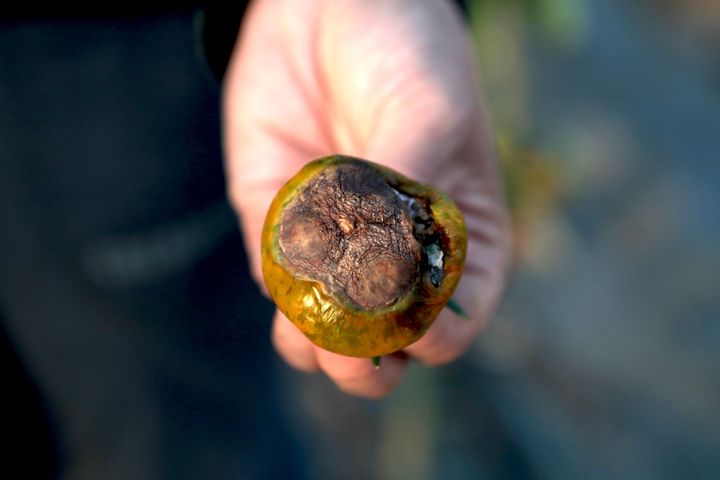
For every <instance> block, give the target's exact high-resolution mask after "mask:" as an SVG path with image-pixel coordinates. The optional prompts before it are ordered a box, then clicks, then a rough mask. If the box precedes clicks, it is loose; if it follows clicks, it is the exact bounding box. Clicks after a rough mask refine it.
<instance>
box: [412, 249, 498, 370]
mask: <svg viewBox="0 0 720 480" xmlns="http://www.w3.org/2000/svg"><path fill="white" fill-rule="evenodd" d="M487 238H488V240H490V239H491V238H492V237H489V236H488V237H487ZM508 248H509V247H508V245H507V243H506V242H505V241H504V240H502V241H488V242H487V243H485V242H480V241H477V240H471V241H470V242H469V244H468V255H467V256H468V260H467V263H466V266H465V274H464V275H463V277H462V279H461V280H460V283H459V284H458V286H457V289H456V290H455V293H454V294H453V300H454V301H455V302H456V303H457V304H458V305H460V307H462V309H463V310H464V311H465V312H466V313H467V316H468V318H465V317H462V316H460V315H459V314H457V313H454V312H452V311H451V310H450V309H449V308H447V307H446V308H445V309H444V310H443V311H442V312H441V313H440V315H439V316H438V318H437V319H436V320H435V322H434V323H433V324H432V326H431V327H430V329H429V330H428V332H427V333H426V334H425V335H424V336H423V337H422V338H421V339H420V340H418V341H417V342H415V343H414V344H412V345H410V346H409V347H406V348H405V349H404V350H405V352H406V353H408V354H409V355H410V356H411V357H413V358H415V359H417V360H419V361H421V362H423V363H424V364H426V365H428V366H437V365H441V364H444V363H448V362H451V361H453V360H455V359H456V358H458V357H459V356H461V355H462V354H463V353H465V352H466V351H467V350H468V349H469V348H470V346H471V345H472V343H473V342H474V341H475V340H476V338H477V336H478V335H479V334H480V332H481V331H482V329H483V328H484V327H485V325H486V324H487V322H488V320H489V318H490V317H491V316H492V313H493V311H494V310H495V306H496V304H497V302H498V300H499V298H500V294H501V292H502V289H503V286H504V284H505V274H506V270H507V266H506V264H507V258H508V253H507V251H508Z"/></svg>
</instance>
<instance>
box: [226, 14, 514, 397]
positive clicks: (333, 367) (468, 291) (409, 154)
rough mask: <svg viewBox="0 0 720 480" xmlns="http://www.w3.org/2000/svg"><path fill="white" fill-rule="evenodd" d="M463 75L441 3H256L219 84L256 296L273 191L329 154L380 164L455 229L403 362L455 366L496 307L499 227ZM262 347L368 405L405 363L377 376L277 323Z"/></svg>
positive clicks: (493, 187) (472, 86)
mask: <svg viewBox="0 0 720 480" xmlns="http://www.w3.org/2000/svg"><path fill="white" fill-rule="evenodd" d="M474 69H475V67H474V63H473V58H472V54H471V51H470V48H469V45H468V41H467V38H466V36H465V30H464V28H463V25H462V21H461V19H460V18H459V16H458V15H457V13H456V12H455V10H454V9H453V6H452V4H451V3H450V2H449V0H384V1H373V2H368V1H366V0H307V1H292V0H256V1H255V2H254V3H252V4H251V6H250V8H249V10H248V12H247V15H246V20H245V24H244V27H243V30H242V33H241V37H240V39H239V41H238V44H237V46H236V48H235V52H234V53H233V58H232V59H231V63H230V65H229V67H228V71H227V74H226V78H225V84H224V96H223V114H224V135H225V138H224V142H225V149H226V152H225V153H226V162H227V174H228V193H229V195H230V198H231V200H232V202H233V204H234V206H235V207H236V209H237V211H238V213H239V214H240V218H241V221H242V225H243V229H244V235H245V241H246V246H247V250H248V254H249V256H250V261H251V268H252V273H253V275H254V276H255V278H256V280H257V281H258V282H259V283H260V285H263V280H262V270H261V260H260V236H261V231H262V226H263V222H264V219H265V214H266V213H267V210H268V207H269V205H270V203H271V201H272V199H273V197H274V196H275V194H276V192H277V191H278V190H279V189H280V187H281V186H282V185H283V184H284V183H285V182H286V181H287V180H288V179H289V178H290V177H291V176H292V175H294V174H295V173H296V172H297V171H298V170H299V169H300V168H301V167H302V166H303V165H304V164H305V163H307V162H308V161H310V160H312V159H315V158H318V157H322V156H326V155H331V154H336V153H341V154H345V155H353V156H357V157H362V158H367V159H369V160H372V161H374V162H378V163H382V164H385V165H387V166H389V167H391V168H393V169H395V170H397V171H399V172H400V173H402V174H404V175H406V176H408V177H410V178H413V179H415V180H418V181H422V182H426V183H432V184H435V185H436V186H438V187H440V188H441V189H443V190H444V191H445V192H447V193H448V194H449V195H450V196H451V197H452V198H453V199H454V200H455V202H456V203H457V204H458V206H459V207H460V209H461V210H462V211H463V214H464V216H465V222H466V225H467V228H468V250H467V261H466V266H465V273H464V275H463V277H462V279H461V281H460V283H459V285H458V287H457V289H456V291H455V294H454V299H455V300H456V301H457V303H458V304H459V305H461V306H462V307H463V309H464V310H465V311H466V312H467V314H468V316H469V317H470V318H469V319H465V318H461V317H459V316H458V315H456V314H454V313H452V312H451V311H449V310H448V309H445V310H444V311H443V312H442V313H441V314H440V316H439V317H438V318H437V320H435V322H434V324H433V325H432V327H431V328H430V330H429V331H428V332H427V333H426V334H425V336H423V337H422V338H421V339H420V340H419V341H417V342H416V343H414V344H412V345H410V346H408V347H407V348H405V349H404V352H405V353H406V354H407V355H408V356H409V357H411V358H415V359H417V360H419V361H421V362H423V363H425V364H427V365H440V364H443V363H446V362H449V361H451V360H453V359H455V358H457V357H458V356H460V355H461V354H462V353H464V352H465V351H466V350H467V349H468V348H469V346H470V345H471V343H472V342H473V341H474V340H475V338H476V337H477V335H478V333H479V332H480V331H481V329H482V328H483V326H484V325H485V323H486V321H487V319H488V317H489V316H490V314H491V312H492V310H493V307H494V305H495V303H496V301H497V299H498V297H499V295H500V292H501V290H502V286H503V283H504V275H505V270H506V265H507V263H508V257H509V251H510V236H509V231H508V220H507V217H506V213H505V209H504V206H503V202H502V200H501V193H502V192H501V188H500V185H499V183H500V182H499V179H498V173H497V169H496V165H495V158H494V156H493V151H492V145H491V143H492V142H491V138H490V134H489V132H488V128H487V125H486V119H485V112H484V109H483V105H482V103H481V101H480V99H479V96H478V92H477V89H476V83H475V79H474ZM273 343H274V345H275V347H276V349H277V351H278V353H279V354H280V355H281V356H282V357H283V358H284V359H285V360H286V361H287V362H288V363H289V364H290V365H292V366H294V367H295V368H298V369H300V370H304V371H316V370H318V369H320V370H322V371H323V372H324V373H325V374H327V375H328V376H329V377H330V378H331V379H332V380H333V381H334V382H335V383H336V384H337V385H338V387H339V388H341V389H342V390H344V391H346V392H348V393H351V394H355V395H358V396H364V397H380V396H383V395H385V394H387V393H389V392H390V391H392V389H393V388H395V386H397V385H398V384H399V382H400V380H401V379H402V376H403V373H404V369H405V366H406V360H405V359H404V358H402V357H403V356H400V355H397V356H388V357H384V358H383V361H382V368H380V369H375V368H373V366H372V364H371V362H370V361H369V360H368V359H364V358H351V357H344V356H341V355H337V354H335V353H331V352H328V351H326V350H323V349H321V348H319V347H316V346H314V345H313V344H312V343H310V341H309V340H308V339H307V338H306V337H305V336H304V335H303V334H302V333H300V331H299V330H297V329H296V328H295V326H294V325H292V324H291V323H290V321H289V320H287V319H286V318H285V317H284V316H283V315H282V314H281V313H280V312H277V313H276V315H275V319H274V324H273Z"/></svg>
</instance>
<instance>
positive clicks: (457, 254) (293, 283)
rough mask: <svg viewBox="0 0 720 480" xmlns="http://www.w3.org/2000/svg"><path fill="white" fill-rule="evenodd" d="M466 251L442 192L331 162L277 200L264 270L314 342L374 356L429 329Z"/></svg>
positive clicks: (364, 164)
mask: <svg viewBox="0 0 720 480" xmlns="http://www.w3.org/2000/svg"><path fill="white" fill-rule="evenodd" d="M466 247H467V233H466V230H465V224H464V222H463V218H462V214H461V213H460V210H459V209H458V208H457V206H456V205H455V204H454V203H453V202H452V200H450V199H449V198H448V197H447V195H445V194H444V193H442V192H441V191H440V190H438V189H437V188H435V187H433V186H430V185H425V184H421V183H418V182H415V181H412V180H410V179H408V178H406V177H404V176H402V175H400V174H399V173H397V172H394V171H392V170H390V169H389V168H387V167H384V166H382V165H378V164H375V163H372V162H368V161H366V160H361V159H357V158H352V157H345V156H332V157H326V158H321V159H318V160H315V161H313V162H310V163H308V164H307V165H306V166H305V167H303V168H302V170H300V172H298V173H297V174H296V175H295V176H294V177H293V178H292V179H290V181H288V183H286V184H285V185H284V186H283V187H282V188H281V189H280V191H279V192H278V194H277V196H276V197H275V199H274V201H273V203H272V205H271V206H270V210H269V211H268V214H267V217H266V219H265V225H264V228H263V235H262V267H263V275H264V277H265V283H266V285H267V288H268V291H269V292H270V295H271V297H272V299H273V300H274V301H275V303H276V304H277V306H278V308H279V309H280V311H282V312H283V313H284V314H285V316H286V317H287V318H288V319H290V321H292V322H293V323H294V324H295V325H296V326H297V327H298V328H299V329H300V330H301V331H302V332H303V333H304V334H305V335H306V336H307V337H308V338H309V339H310V340H311V341H312V342H313V343H315V344H316V345H318V346H320V347H322V348H325V349H327V350H330V351H332V352H336V353H339V354H342V355H349V356H355V357H373V356H380V355H386V354H389V353H392V352H395V351H397V350H400V349H402V348H404V347H406V346H407V345H409V344H411V343H413V342H414V341H416V340H418V339H419V338H420V337H421V336H422V335H423V334H424V333H425V332H426V331H427V329H428V328H429V327H430V325H431V324H432V322H433V321H434V320H435V318H436V317H437V315H438V314H439V313H440V311H441V310H442V308H443V307H444V306H445V304H446V303H447V302H448V300H450V296H451V295H452V293H453V291H454V290H455V287H456V286H457V283H458V281H459V280H460V276H461V275H462V269H463V265H464V262H465V251H466Z"/></svg>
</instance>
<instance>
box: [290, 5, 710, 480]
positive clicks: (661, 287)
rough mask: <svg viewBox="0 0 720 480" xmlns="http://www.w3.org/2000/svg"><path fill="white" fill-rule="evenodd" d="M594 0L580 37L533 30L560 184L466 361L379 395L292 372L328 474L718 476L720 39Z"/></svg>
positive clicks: (417, 373) (544, 120)
mask: <svg viewBox="0 0 720 480" xmlns="http://www.w3.org/2000/svg"><path fill="white" fill-rule="evenodd" d="M582 3H583V4H584V5H585V6H586V7H587V10H586V17H585V18H586V21H587V24H586V32H585V35H584V38H583V40H582V42H580V43H579V45H577V46H575V47H574V48H571V49H562V48H552V47H551V46H549V45H548V43H546V42H543V41H541V40H540V39H539V38H538V32H534V34H532V33H531V35H529V36H528V38H527V39H526V45H525V47H526V48H527V49H528V59H529V60H530V64H529V66H528V72H527V73H528V76H529V78H530V80H529V88H530V91H529V99H530V111H531V112H532V118H531V124H532V126H531V127H530V129H531V130H533V131H534V132H536V134H535V136H536V138H535V140H534V142H535V143H536V146H537V147H538V148H541V149H542V150H544V151H549V152H554V153H556V154H557V159H556V160H555V162H556V163H557V165H555V166H556V167H559V168H560V169H561V170H562V173H561V176H562V179H563V182H564V195H563V199H562V201H561V204H560V205H559V206H558V208H557V209H556V210H554V211H552V212H549V213H548V212H546V213H544V217H543V219H542V222H541V226H540V227H539V228H537V229H536V230H535V232H534V233H535V238H534V240H533V243H532V246H531V248H530V251H529V252H528V255H527V259H526V261H524V262H521V263H520V264H519V265H518V267H517V269H516V270H515V271H514V272H513V275H512V278H511V281H510V286H509V289H508V292H507V295H506V297H505V300H504V302H503V304H502V306H501V308H500V311H499V313H498V315H497V318H496V319H495V321H494V322H493V323H492V324H491V325H490V327H489V328H488V330H487V332H486V334H485V335H484V336H483V337H482V339H481V340H480V342H479V344H478V345H477V348H476V349H474V350H473V351H472V352H471V353H470V354H469V355H468V356H466V357H465V358H464V359H463V360H462V361H461V362H459V363H457V364H455V365H452V366H448V367H444V368H441V369H439V370H435V371H427V370H423V369H421V368H412V369H411V371H410V375H409V378H408V381H407V382H406V383H405V384H404V385H403V387H402V388H401V390H400V391H399V392H397V393H396V394H395V395H393V396H392V397H391V398H390V399H388V400H387V401H385V402H382V403H380V404H373V403H366V402H363V401H358V400H350V399H348V398H346V397H344V396H343V395H341V394H338V393H336V392H334V391H333V389H332V387H331V386H330V385H329V384H328V382H326V381H324V380H322V379H319V378H310V379H308V378H305V377H300V378H298V377H297V376H296V375H291V377H290V378H291V379H292V380H293V381H294V382H295V388H296V389H297V392H296V393H295V394H294V396H293V397H292V398H293V400H292V401H293V403H295V404H299V406H300V408H298V409H297V411H298V412H302V415H298V419H297V422H298V423H299V425H300V426H302V427H303V429H304V430H305V431H306V432H307V436H308V438H307V440H306V441H307V442H308V444H310V445H312V446H313V449H312V450H310V449H309V450H308V455H309V456H310V457H311V458H313V459H314V461H315V468H316V470H317V472H318V478H443V479H446V478H449V479H455V478H458V479H465V478H467V479H476V478H490V479H493V478H498V479H504V478H541V479H561V478H583V479H589V478H598V479H600V478H602V479H607V478H615V479H617V478H619V479H642V478H652V479H678V478H683V479H711V478H719V477H720V413H718V406H720V292H719V291H718V283H719V281H720V250H719V249H718V245H720V222H718V220H719V217H720V164H719V160H720V88H719V87H718V81H717V80H718V78H720V74H719V73H720V63H719V62H718V58H720V57H719V55H718V53H719V52H720V49H719V48H718V47H719V45H718V44H712V43H710V42H703V41H698V39H697V38H696V39H694V40H693V39H692V37H691V36H690V35H686V34H687V32H686V31H685V30H683V29H684V26H683V25H680V24H679V22H678V21H677V19H676V18H673V16H672V15H666V16H663V15H661V14H660V13H659V12H660V11H659V10H658V9H657V8H655V7H657V6H658V5H659V2H650V1H648V2H642V3H641V2H627V1H625V0H588V1H587V2H582ZM683 35H686V36H683ZM710 38H712V37H710ZM717 38H718V37H717V36H715V37H714V39H715V40H717ZM705 40H707V37H705ZM693 41H694V42H695V43H693ZM490 103H491V104H492V99H491V102H490Z"/></svg>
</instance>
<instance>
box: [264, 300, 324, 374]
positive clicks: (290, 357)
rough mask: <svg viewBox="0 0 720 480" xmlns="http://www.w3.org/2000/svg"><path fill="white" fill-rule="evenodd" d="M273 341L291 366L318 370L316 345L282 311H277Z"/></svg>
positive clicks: (312, 370) (310, 370)
mask: <svg viewBox="0 0 720 480" xmlns="http://www.w3.org/2000/svg"><path fill="white" fill-rule="evenodd" d="M272 342H273V346H274V347H275V350H277V352H278V354H279V355H280V356H281V357H282V358H283V360H285V361H286V362H287V363H288V364H289V365H290V366H292V367H294V368H296V369H298V370H301V371H303V372H315V371H317V370H318V368H319V366H318V361H317V358H316V355H315V348H316V347H315V346H314V345H313V344H312V343H311V342H310V340H308V339H307V337H305V335H303V334H302V332H300V330H298V329H297V327H295V325H293V324H292V323H291V322H290V320H288V319H287V318H286V317H285V315H283V314H282V313H280V311H276V312H275V319H274V320H273V329H272Z"/></svg>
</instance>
